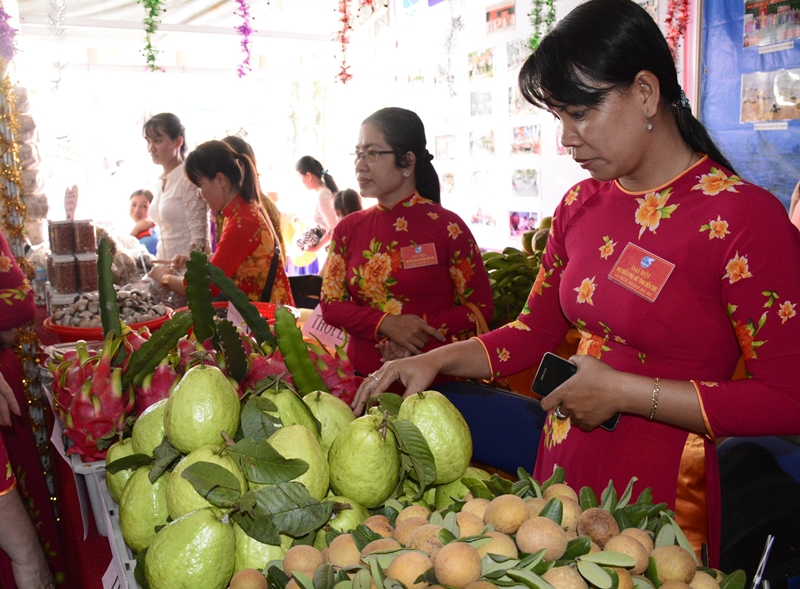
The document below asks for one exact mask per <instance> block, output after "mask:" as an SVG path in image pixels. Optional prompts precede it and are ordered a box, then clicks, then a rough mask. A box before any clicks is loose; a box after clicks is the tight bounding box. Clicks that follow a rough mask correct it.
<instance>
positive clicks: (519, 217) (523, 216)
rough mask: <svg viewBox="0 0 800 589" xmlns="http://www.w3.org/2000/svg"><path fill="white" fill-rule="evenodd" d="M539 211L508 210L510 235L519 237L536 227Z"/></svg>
mask: <svg viewBox="0 0 800 589" xmlns="http://www.w3.org/2000/svg"><path fill="white" fill-rule="evenodd" d="M538 224H539V213H534V212H531V211H508V236H509V237H519V236H520V235H522V234H523V233H525V232H526V231H529V230H531V229H536V226H537V225H538Z"/></svg>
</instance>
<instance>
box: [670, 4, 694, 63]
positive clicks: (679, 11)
mask: <svg viewBox="0 0 800 589" xmlns="http://www.w3.org/2000/svg"><path fill="white" fill-rule="evenodd" d="M688 20H689V0H669V4H668V5H667V18H666V26H667V34H666V37H667V44H668V45H669V50H670V51H671V52H672V58H673V59H675V58H676V56H677V52H678V47H680V44H681V39H682V38H683V34H684V33H685V32H686V22H687V21H688Z"/></svg>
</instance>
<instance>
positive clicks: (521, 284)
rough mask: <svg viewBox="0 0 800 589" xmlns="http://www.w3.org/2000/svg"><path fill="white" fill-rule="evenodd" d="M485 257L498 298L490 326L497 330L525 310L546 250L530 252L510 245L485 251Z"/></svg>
mask: <svg viewBox="0 0 800 589" xmlns="http://www.w3.org/2000/svg"><path fill="white" fill-rule="evenodd" d="M482 258H483V265H484V266H485V267H486V271H487V272H488V273H489V284H490V285H491V286H492V297H493V298H494V316H493V317H492V321H491V323H490V327H491V328H492V329H496V328H498V327H500V326H502V325H505V324H506V323H509V322H511V321H513V320H514V319H516V318H517V316H518V315H519V314H520V312H521V311H522V308H523V307H524V306H525V302H526V301H527V300H528V294H530V291H531V288H532V287H533V283H534V281H535V280H536V275H537V274H538V273H539V265H540V264H541V261H542V253H541V252H534V253H533V254H530V255H528V254H526V253H525V252H523V251H521V250H518V249H517V248H514V247H510V246H509V247H507V248H505V249H504V250H503V251H502V252H485V253H484V254H483V255H482Z"/></svg>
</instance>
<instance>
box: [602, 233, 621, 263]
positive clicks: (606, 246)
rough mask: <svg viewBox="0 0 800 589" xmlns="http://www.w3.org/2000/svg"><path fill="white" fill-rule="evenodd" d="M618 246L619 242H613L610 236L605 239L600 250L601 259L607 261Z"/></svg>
mask: <svg viewBox="0 0 800 589" xmlns="http://www.w3.org/2000/svg"><path fill="white" fill-rule="evenodd" d="M616 245H617V242H616V241H612V240H611V238H610V237H609V236H608V235H606V236H605V237H603V245H601V246H600V247H599V248H598V249H599V250H600V257H601V258H603V259H604V260H607V259H608V257H609V256H610V255H611V254H613V253H614V246H616Z"/></svg>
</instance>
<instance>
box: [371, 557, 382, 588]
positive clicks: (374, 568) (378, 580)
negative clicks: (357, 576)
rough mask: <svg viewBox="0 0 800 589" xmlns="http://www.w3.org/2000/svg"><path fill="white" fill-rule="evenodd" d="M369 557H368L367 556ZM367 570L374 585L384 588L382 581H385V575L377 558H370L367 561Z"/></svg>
mask: <svg viewBox="0 0 800 589" xmlns="http://www.w3.org/2000/svg"><path fill="white" fill-rule="evenodd" d="M367 558H369V557H367ZM367 564H368V565H369V570H370V571H371V572H372V580H373V581H374V582H375V586H376V587H377V588H378V589H386V587H385V585H384V582H385V581H386V575H385V574H384V572H383V569H382V568H381V567H380V565H379V564H378V561H377V560H374V559H373V560H370V561H369V562H368V563H367Z"/></svg>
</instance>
